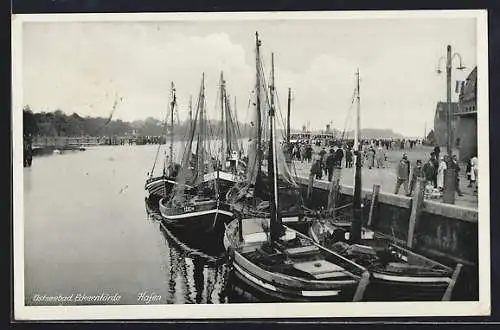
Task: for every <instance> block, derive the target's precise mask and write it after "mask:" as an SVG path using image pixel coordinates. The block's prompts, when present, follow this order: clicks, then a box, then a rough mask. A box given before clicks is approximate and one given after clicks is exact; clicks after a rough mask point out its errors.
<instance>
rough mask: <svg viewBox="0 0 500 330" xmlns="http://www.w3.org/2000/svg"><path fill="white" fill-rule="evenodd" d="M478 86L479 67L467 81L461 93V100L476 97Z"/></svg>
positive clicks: (470, 74) (475, 68)
mask: <svg viewBox="0 0 500 330" xmlns="http://www.w3.org/2000/svg"><path fill="white" fill-rule="evenodd" d="M476 85H477V66H476V67H474V69H473V70H472V71H471V73H469V75H468V76H467V79H465V84H464V87H463V88H462V90H461V91H460V100H462V99H464V98H465V99H470V98H475V97H476V90H477V89H476Z"/></svg>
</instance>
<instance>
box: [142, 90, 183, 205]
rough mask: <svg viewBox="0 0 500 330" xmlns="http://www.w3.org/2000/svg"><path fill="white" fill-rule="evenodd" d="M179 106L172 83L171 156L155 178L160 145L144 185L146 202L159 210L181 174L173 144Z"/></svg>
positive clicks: (165, 160) (170, 114) (170, 113)
mask: <svg viewBox="0 0 500 330" xmlns="http://www.w3.org/2000/svg"><path fill="white" fill-rule="evenodd" d="M176 104H177V98H176V94H175V86H174V83H173V82H172V83H171V101H170V111H169V114H167V115H169V116H170V128H169V131H170V132H169V133H170V134H169V135H170V147H169V156H168V159H167V156H166V155H165V159H164V162H163V171H162V173H161V175H157V176H154V174H153V173H154V169H155V166H156V162H157V160H158V155H159V153H160V147H161V144H159V145H158V149H157V151H156V157H155V161H154V163H153V168H152V169H151V172H150V173H149V174H148V176H149V177H148V178H147V179H146V183H145V185H144V189H145V190H146V201H147V202H148V204H149V205H150V206H151V207H153V208H157V207H158V203H159V201H160V199H161V198H164V197H166V196H169V195H170V193H171V192H172V187H173V186H174V185H175V184H176V181H175V179H176V177H177V174H178V173H179V165H178V164H175V163H174V152H173V144H174V141H173V140H174V111H175V107H176ZM166 128H167V120H165V126H164V129H166Z"/></svg>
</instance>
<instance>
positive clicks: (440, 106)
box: [436, 101, 459, 114]
mask: <svg viewBox="0 0 500 330" xmlns="http://www.w3.org/2000/svg"><path fill="white" fill-rule="evenodd" d="M447 104H448V103H446V102H441V101H440V102H438V103H437V105H436V113H437V112H441V111H445V110H446V109H447V108H446V107H447ZM458 112H459V109H458V102H451V113H453V114H455V113H458Z"/></svg>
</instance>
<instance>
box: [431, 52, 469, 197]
mask: <svg viewBox="0 0 500 330" xmlns="http://www.w3.org/2000/svg"><path fill="white" fill-rule="evenodd" d="M454 58H458V60H459V65H458V66H457V67H456V69H457V70H464V69H465V66H464V65H463V64H462V56H461V55H460V54H459V53H452V51H451V46H450V45H448V46H447V47H446V103H447V111H446V135H447V136H446V152H447V154H448V161H447V164H446V165H447V166H446V168H447V169H446V172H445V185H444V193H443V201H444V202H445V203H448V204H455V191H456V188H457V187H456V179H455V170H454V169H453V167H452V162H453V160H452V158H451V157H452V154H453V149H452V148H453V147H452V146H453V130H452V127H451V118H452V116H453V113H452V109H451V69H452V62H453V59H454ZM444 60H445V58H444V57H443V56H441V57H440V58H439V61H438V65H437V69H436V72H437V73H438V74H441V73H442V70H441V63H442V62H443V61H444Z"/></svg>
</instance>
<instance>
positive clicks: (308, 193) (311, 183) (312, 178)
mask: <svg viewBox="0 0 500 330" xmlns="http://www.w3.org/2000/svg"><path fill="white" fill-rule="evenodd" d="M313 184H314V174H311V175H309V184H308V185H307V200H309V201H310V200H311V196H312V190H313Z"/></svg>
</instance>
